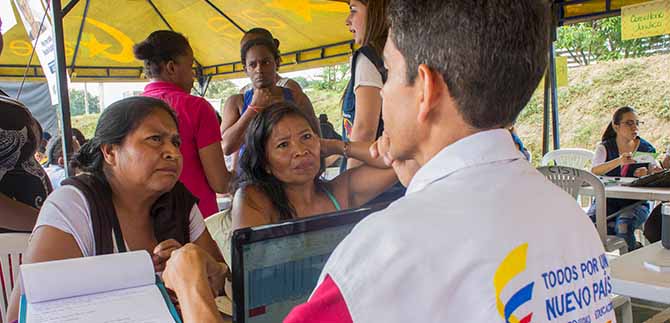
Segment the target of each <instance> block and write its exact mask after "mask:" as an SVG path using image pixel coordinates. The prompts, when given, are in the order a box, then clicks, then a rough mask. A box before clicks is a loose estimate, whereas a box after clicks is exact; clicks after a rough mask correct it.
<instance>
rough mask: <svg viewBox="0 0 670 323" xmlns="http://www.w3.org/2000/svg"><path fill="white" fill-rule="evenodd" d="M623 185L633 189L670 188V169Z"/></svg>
mask: <svg viewBox="0 0 670 323" xmlns="http://www.w3.org/2000/svg"><path fill="white" fill-rule="evenodd" d="M623 185H626V186H632V187H670V169H666V170H663V171H661V172H658V173H656V174H650V175H646V176H642V177H640V178H638V179H636V180H634V181H632V182H630V183H627V184H623Z"/></svg>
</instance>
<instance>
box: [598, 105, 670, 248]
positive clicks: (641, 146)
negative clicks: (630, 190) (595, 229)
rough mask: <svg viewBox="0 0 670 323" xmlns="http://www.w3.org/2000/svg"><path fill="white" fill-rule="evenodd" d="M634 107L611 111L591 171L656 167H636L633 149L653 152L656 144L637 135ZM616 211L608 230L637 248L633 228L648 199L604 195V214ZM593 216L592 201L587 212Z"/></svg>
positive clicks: (640, 172) (639, 172) (618, 172)
mask: <svg viewBox="0 0 670 323" xmlns="http://www.w3.org/2000/svg"><path fill="white" fill-rule="evenodd" d="M640 124H642V122H641V121H640V120H639V119H638V116H637V113H636V111H635V109H633V108H632V107H628V106H625V107H621V108H619V109H617V110H616V111H615V112H614V115H613V116H612V121H611V122H610V123H609V125H607V129H606V130H605V132H604V133H603V136H602V141H601V142H600V143H598V145H596V150H595V156H594V158H593V161H592V163H591V164H592V168H591V172H592V173H593V174H595V175H599V176H603V175H604V176H614V177H621V176H630V175H633V176H635V177H640V176H644V175H647V173H648V172H649V171H651V172H655V171H656V170H657V168H658V165H656V163H655V162H653V163H651V165H649V167H650V168H651V169H649V168H648V167H646V166H645V167H637V168H635V167H636V166H639V165H637V164H636V161H635V159H634V158H633V155H634V154H635V153H636V152H644V153H655V152H656V148H654V146H653V145H652V144H650V143H649V142H648V141H646V140H644V139H643V138H641V137H640V136H639V125H640ZM616 212H619V214H618V215H617V217H616V219H615V220H613V221H611V222H609V223H608V231H610V234H616V235H617V236H619V237H621V238H624V239H626V242H627V244H628V249H629V250H633V249H636V248H637V244H636V242H635V236H634V234H633V232H634V231H635V229H637V228H639V227H640V226H641V225H642V224H643V223H644V222H645V221H646V220H647V218H648V217H649V203H648V202H647V201H644V202H640V201H635V200H625V199H613V198H608V199H607V215H608V216H609V215H612V214H614V213H616ZM588 214H589V216H591V217H592V218H595V204H593V205H592V206H591V209H589V212H588Z"/></svg>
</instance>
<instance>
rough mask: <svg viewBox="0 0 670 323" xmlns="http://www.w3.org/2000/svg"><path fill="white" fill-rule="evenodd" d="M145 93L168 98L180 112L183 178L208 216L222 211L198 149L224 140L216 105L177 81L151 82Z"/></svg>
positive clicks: (154, 96) (168, 101)
mask: <svg viewBox="0 0 670 323" xmlns="http://www.w3.org/2000/svg"><path fill="white" fill-rule="evenodd" d="M142 95H144V96H149V97H153V98H157V99H161V100H163V101H165V102H167V104H168V105H170V106H171V107H172V109H174V110H175V112H176V113H177V120H178V121H179V135H180V136H181V148H180V150H181V154H182V156H183V158H184V167H183V170H182V172H181V176H179V180H180V181H181V182H182V183H184V185H185V186H186V188H188V190H189V191H191V193H193V195H195V196H196V197H197V198H198V199H199V200H200V202H199V203H198V207H199V208H200V212H201V213H202V215H203V216H204V217H205V218H207V217H208V216H210V215H212V214H214V213H216V212H218V211H219V209H218V206H217V204H216V193H214V191H213V190H212V188H211V187H210V186H209V183H208V182H207V177H206V176H205V170H204V169H203V167H202V162H201V161H200V155H199V154H198V150H200V149H202V148H204V147H207V146H209V145H211V144H213V143H218V142H220V141H221V132H220V131H219V124H218V121H217V119H216V113H215V112H214V108H213V107H212V105H211V104H209V102H207V100H205V99H203V98H201V97H198V96H193V95H190V94H189V93H187V92H186V91H184V90H183V89H182V88H180V87H178V86H177V85H175V84H173V83H168V82H162V81H155V82H151V83H149V84H148V85H147V86H145V87H144V93H142ZM221 167H226V166H225V165H221Z"/></svg>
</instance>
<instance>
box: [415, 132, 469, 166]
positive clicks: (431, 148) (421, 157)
mask: <svg viewBox="0 0 670 323" xmlns="http://www.w3.org/2000/svg"><path fill="white" fill-rule="evenodd" d="M430 129H431V130H429V133H428V135H427V136H426V139H425V140H423V141H422V142H421V144H420V145H419V146H418V147H417V151H416V154H415V157H414V160H416V162H417V163H419V165H421V166H423V165H425V164H426V163H428V162H429V161H430V160H431V159H433V157H435V156H436V155H437V154H439V153H440V152H441V151H442V150H443V149H444V148H446V147H447V146H449V145H452V144H453V143H455V142H457V141H459V140H461V139H463V138H466V137H469V136H471V135H474V134H475V133H478V132H480V131H482V130H479V129H474V128H473V127H472V126H470V125H468V124H467V123H465V122H448V123H437V124H435V125H432V126H431V127H430Z"/></svg>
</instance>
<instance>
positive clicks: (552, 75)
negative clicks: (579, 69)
mask: <svg viewBox="0 0 670 323" xmlns="http://www.w3.org/2000/svg"><path fill="white" fill-rule="evenodd" d="M557 13H558V11H557V10H554V19H555V20H553V22H552V26H551V35H550V39H549V82H550V84H551V111H552V117H551V129H552V136H553V139H554V150H556V149H560V148H561V140H560V139H561V137H560V133H559V122H558V82H557V80H556V50H555V48H554V44H555V42H556V38H557V36H558V35H557V34H558V29H557V28H558V27H557V25H556V23H557V19H558V14H557Z"/></svg>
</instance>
